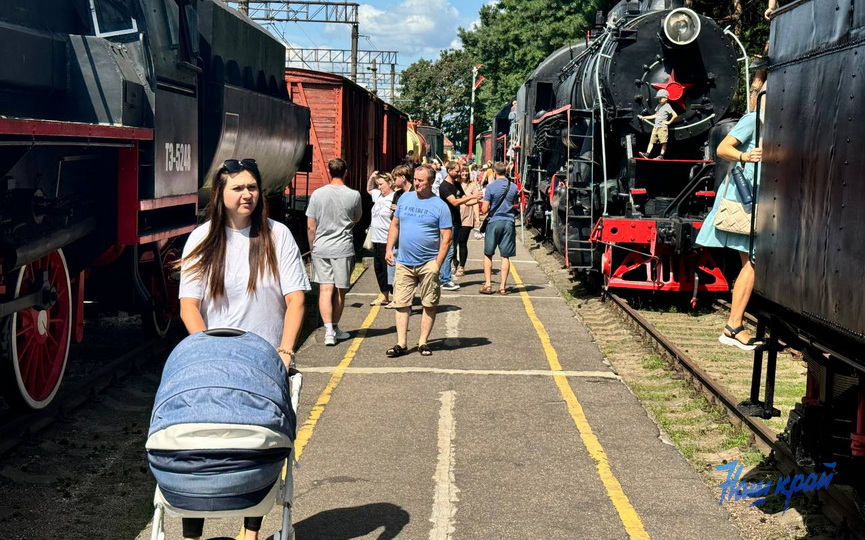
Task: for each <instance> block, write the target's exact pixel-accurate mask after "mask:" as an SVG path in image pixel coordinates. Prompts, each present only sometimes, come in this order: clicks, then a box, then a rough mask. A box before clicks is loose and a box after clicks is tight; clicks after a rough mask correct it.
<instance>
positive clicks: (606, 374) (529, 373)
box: [300, 365, 621, 381]
mask: <svg viewBox="0 0 865 540" xmlns="http://www.w3.org/2000/svg"><path fill="white" fill-rule="evenodd" d="M335 369H336V367H334V366H323V367H305V366H303V365H301V367H300V371H301V372H302V373H333V371H334V370H335ZM345 373H346V374H352V375H405V374H412V373H430V374H433V375H509V376H518V377H555V376H563V377H578V378H587V379H591V378H594V379H610V380H616V381H617V380H620V379H621V378H620V377H619V376H618V375H616V374H615V373H613V372H612V371H550V370H548V369H547V370H544V369H519V370H516V369H451V368H435V367H410V366H404V367H350V368H346V369H345Z"/></svg>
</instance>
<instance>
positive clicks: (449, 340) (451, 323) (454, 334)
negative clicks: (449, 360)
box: [445, 309, 463, 347]
mask: <svg viewBox="0 0 865 540" xmlns="http://www.w3.org/2000/svg"><path fill="white" fill-rule="evenodd" d="M462 311H463V310H461V309H454V310H451V311H448V314H447V316H446V317H445V347H456V346H457V345H459V344H460V342H459V340H458V339H457V338H458V337H460V317H462V315H461V314H462Z"/></svg>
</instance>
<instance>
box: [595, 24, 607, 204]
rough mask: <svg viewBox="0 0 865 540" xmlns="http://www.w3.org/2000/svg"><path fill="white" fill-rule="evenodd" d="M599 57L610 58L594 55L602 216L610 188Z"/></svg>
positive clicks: (603, 40)
mask: <svg viewBox="0 0 865 540" xmlns="http://www.w3.org/2000/svg"><path fill="white" fill-rule="evenodd" d="M609 38H610V34H607V35H605V36H604V37H603V38H601V45H603V44H604V43H606V41H607V40H608V39H609ZM601 57H605V58H610V57H609V55H605V54H598V56H596V57H595V92H597V94H598V116H600V117H601V168H602V170H603V173H604V178H603V185H604V212H603V213H602V214H601V215H603V216H607V215H609V213H608V212H607V204H608V203H609V200H610V193H609V191H610V188H609V185H608V182H607V138H606V137H605V136H604V134H605V133H606V132H607V131H606V125H605V123H604V97H603V95H602V93H601Z"/></svg>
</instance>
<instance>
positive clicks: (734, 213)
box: [715, 175, 751, 235]
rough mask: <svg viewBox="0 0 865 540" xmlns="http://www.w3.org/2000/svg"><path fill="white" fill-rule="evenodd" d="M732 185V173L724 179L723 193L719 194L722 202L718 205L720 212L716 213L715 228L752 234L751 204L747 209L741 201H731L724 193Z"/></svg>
mask: <svg viewBox="0 0 865 540" xmlns="http://www.w3.org/2000/svg"><path fill="white" fill-rule="evenodd" d="M729 185H730V175H727V179H726V180H724V191H723V194H719V195H718V196H720V197H722V198H721V204H720V205H718V212H717V213H716V214H715V228H716V229H718V230H719V231H724V232H730V233H736V234H747V235H750V234H751V208H750V205H749V207H748V209H747V210H746V208H745V205H743V204H742V203H741V202H739V201H731V200H729V199H727V198H726V197H725V196H724V195H726V193H727V188H728V187H729Z"/></svg>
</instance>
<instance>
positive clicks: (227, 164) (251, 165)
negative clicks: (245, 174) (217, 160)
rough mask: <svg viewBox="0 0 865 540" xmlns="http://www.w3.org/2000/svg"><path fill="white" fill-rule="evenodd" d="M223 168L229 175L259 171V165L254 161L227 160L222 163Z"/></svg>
mask: <svg viewBox="0 0 865 540" xmlns="http://www.w3.org/2000/svg"><path fill="white" fill-rule="evenodd" d="M222 168H223V169H225V171H226V172H228V173H229V174H234V173H238V172H240V171H242V170H249V169H258V164H257V163H256V162H255V160H254V159H251V158H246V159H240V160H237V159H226V160H225V161H223V162H222Z"/></svg>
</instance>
